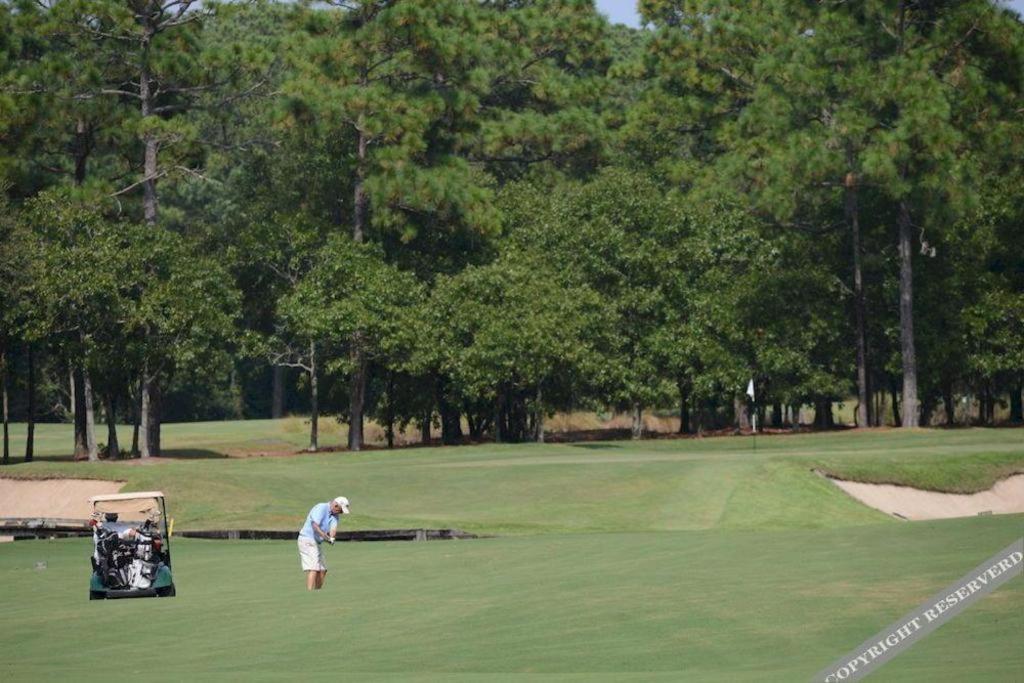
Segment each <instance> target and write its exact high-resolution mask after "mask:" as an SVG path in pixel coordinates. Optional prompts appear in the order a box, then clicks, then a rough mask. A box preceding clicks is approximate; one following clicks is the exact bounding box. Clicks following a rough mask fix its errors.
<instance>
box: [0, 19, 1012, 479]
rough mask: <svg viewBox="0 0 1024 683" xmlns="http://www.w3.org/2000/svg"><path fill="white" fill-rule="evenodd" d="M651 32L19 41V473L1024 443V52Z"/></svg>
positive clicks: (4, 252) (375, 25)
mask: <svg viewBox="0 0 1024 683" xmlns="http://www.w3.org/2000/svg"><path fill="white" fill-rule="evenodd" d="M639 6H640V10H641V13H642V17H643V20H644V22H645V24H646V28H645V29H643V30H633V29H629V28H626V27H623V26H610V25H609V24H608V23H607V21H606V20H605V19H604V18H603V17H602V16H601V15H600V14H598V13H597V12H596V10H595V9H594V7H593V5H592V3H591V2H589V1H587V0H521V1H516V2H511V1H505V0H477V1H472V0H387V1H386V0H375V1H371V0H346V1H341V0H337V1H335V2H332V3H297V4H293V3H279V4H275V3H262V2H246V3H228V4H214V3H209V2H202V3H199V2H195V1H193V0H52V1H51V2H48V3H39V2H35V1H34V0H4V1H3V2H0V184H2V186H3V195H4V202H5V203H4V205H3V206H2V216H0V245H2V246H0V303H2V308H0V315H2V319H0V324H2V328H0V353H2V370H3V373H2V376H3V402H4V425H5V438H4V456H3V457H4V460H5V461H6V460H7V459H8V457H9V452H8V441H7V430H6V425H7V423H8V421H9V420H12V419H13V420H24V421H27V422H29V424H30V432H29V434H30V435H31V424H33V423H34V422H35V421H39V420H53V419H71V417H72V416H73V419H74V422H75V430H74V433H75V444H74V446H75V454H76V457H80V458H90V459H94V458H97V457H101V456H102V455H108V456H111V457H114V456H116V455H117V453H118V451H119V444H118V443H117V433H116V430H115V429H114V425H115V423H116V422H118V421H129V422H131V423H134V424H135V425H136V429H135V437H134V439H133V441H134V443H133V444H132V445H131V446H130V449H131V451H133V452H138V453H140V454H141V455H143V456H150V455H159V453H160V424H161V421H162V420H166V419H217V418H227V417H236V418H237V417H263V416H271V415H273V416H280V415H281V414H283V413H284V412H286V411H289V410H294V411H300V412H304V413H305V412H307V411H308V413H310V414H312V416H313V419H312V421H311V424H312V433H311V444H310V446H311V448H313V449H315V448H316V447H317V433H316V430H317V418H318V416H319V415H320V414H330V415H336V416H339V417H340V419H342V420H343V421H345V422H346V423H348V425H349V427H350V428H349V447H350V448H351V449H353V450H358V449H360V448H361V447H362V445H363V424H364V421H365V420H366V419H368V418H369V419H374V420H376V421H377V422H379V423H380V424H382V425H384V426H385V428H386V430H387V434H388V440H389V442H390V441H391V440H392V439H393V438H394V433H395V430H397V429H404V428H407V427H408V426H410V425H415V426H418V427H419V429H420V430H421V432H422V434H423V436H424V438H429V437H430V436H431V435H432V430H433V429H437V428H440V432H441V437H442V439H443V441H444V442H446V443H454V442H458V441H460V440H462V439H464V438H465V437H467V436H468V437H470V438H473V439H480V438H494V439H496V440H508V441H518V440H528V439H538V440H539V439H543V435H544V428H543V424H544V418H545V416H546V415H548V414H550V413H551V412H552V411H555V410H569V409H585V408H595V407H604V408H611V409H615V410H625V411H630V412H631V413H632V414H633V415H634V425H635V429H634V431H635V433H636V435H637V436H640V432H641V425H642V420H641V418H642V414H643V411H645V410H651V409H654V408H661V409H665V408H669V407H672V408H674V409H676V410H678V412H679V414H680V417H681V430H684V431H692V430H699V429H707V428H716V427H721V426H723V425H728V424H735V423H743V424H745V422H746V420H747V419H748V410H749V409H750V406H749V405H748V404H747V402H746V401H745V398H744V397H745V389H746V387H747V382H748V380H749V379H750V378H751V377H752V378H754V382H755V388H756V392H757V396H758V403H757V404H756V405H755V406H754V409H756V410H759V411H761V420H760V421H759V422H760V424H762V425H763V424H764V418H765V417H767V416H769V415H770V416H771V419H773V420H775V421H776V423H780V424H781V421H782V418H783V416H784V415H787V414H792V413H793V411H794V410H799V407H800V406H803V405H813V406H815V408H816V411H815V412H816V415H817V417H816V419H817V421H818V423H819V425H820V426H822V427H828V426H830V424H831V405H832V402H833V401H834V400H841V399H845V398H847V397H849V396H855V397H856V404H857V405H856V421H857V424H858V425H861V426H866V425H877V424H882V423H884V422H887V421H892V422H895V423H897V424H902V425H903V426H906V427H913V426H917V425H919V424H923V423H932V422H947V423H950V424H952V423H953V422H954V421H955V419H956V418H957V416H958V415H963V414H964V410H963V408H960V410H959V412H958V406H962V405H964V404H966V405H968V406H971V405H974V404H975V403H977V404H978V405H980V411H979V417H978V419H980V421H981V422H983V423H992V422H993V421H994V419H995V415H996V408H997V406H999V405H1003V406H1004V407H1008V408H1009V410H1010V416H1011V419H1012V420H1014V421H1018V422H1019V421H1021V420H1022V408H1021V394H1022V384H1024V241H1022V239H1021V237H1022V236H1024V230H1022V218H1024V202H1022V201H1021V198H1020V191H1019V188H1020V187H1021V186H1022V182H1024V168H1022V164H1021V159H1022V152H1024V99H1022V88H1024V82H1022V81H1024V26H1022V24H1021V21H1020V19H1019V17H1018V16H1017V15H1016V14H1014V13H1013V12H1011V11H1009V10H1007V9H1005V8H1002V7H1001V6H1000V5H999V4H998V3H995V2H989V1H987V0H967V1H959V0H958V1H955V2H954V1H949V2H943V1H935V0H930V1H929V2H923V1H921V2H916V1H914V0H878V1H876V2H867V3H796V2H791V1H786V0H745V1H744V2H738V1H735V0H734V1H727V0H712V1H709V2H701V3H692V2H682V1H678V0H643V1H642V2H640V3H639ZM882 397H887V399H888V400H887V401H886V402H885V405H887V406H888V410H890V411H891V412H892V414H891V415H883V414H882V413H883V410H882V407H881V406H882V401H881V398H882ZM766 408H770V409H771V410H770V412H767V413H766ZM100 416H102V418H101V417H100ZM101 419H105V420H106V422H107V437H106V442H105V449H104V450H105V452H103V453H101V452H100V449H99V447H98V442H99V441H100V438H98V437H97V436H96V426H95V423H96V422H99V421H100V420H101ZM465 425H468V430H469V434H464V433H463V428H464V426H465ZM120 448H121V449H124V450H128V447H127V445H126V444H121V445H120ZM31 452H32V438H31V436H30V437H29V442H28V451H27V453H26V457H27V458H28V457H31Z"/></svg>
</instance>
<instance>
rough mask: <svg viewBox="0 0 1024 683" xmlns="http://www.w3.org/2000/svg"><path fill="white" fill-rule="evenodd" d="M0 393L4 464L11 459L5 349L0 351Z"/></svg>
mask: <svg viewBox="0 0 1024 683" xmlns="http://www.w3.org/2000/svg"><path fill="white" fill-rule="evenodd" d="M0 393H2V394H3V396H2V400H3V412H4V455H3V463H4V464H5V465H6V464H8V463H9V462H10V461H11V434H10V423H11V415H10V411H9V409H8V403H7V351H6V350H4V351H3V352H2V353H0Z"/></svg>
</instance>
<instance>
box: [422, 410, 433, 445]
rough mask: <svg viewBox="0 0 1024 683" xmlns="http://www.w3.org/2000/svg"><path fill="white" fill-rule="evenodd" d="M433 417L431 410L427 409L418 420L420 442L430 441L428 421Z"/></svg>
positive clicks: (426, 442)
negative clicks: (419, 420)
mask: <svg viewBox="0 0 1024 683" xmlns="http://www.w3.org/2000/svg"><path fill="white" fill-rule="evenodd" d="M433 418H434V415H433V411H430V410H428V411H427V412H426V414H424V415H423V421H422V422H420V443H422V444H429V443H430V421H431V420H432V419H433Z"/></svg>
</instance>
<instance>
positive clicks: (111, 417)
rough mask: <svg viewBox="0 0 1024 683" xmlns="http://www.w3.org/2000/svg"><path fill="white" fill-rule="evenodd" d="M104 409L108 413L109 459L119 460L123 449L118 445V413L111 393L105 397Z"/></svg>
mask: <svg viewBox="0 0 1024 683" xmlns="http://www.w3.org/2000/svg"><path fill="white" fill-rule="evenodd" d="M103 402H104V409H105V411H106V413H107V457H108V458H110V459H111V460H117V459H118V458H120V457H121V449H120V448H119V446H118V443H117V412H116V411H115V410H114V397H113V395H112V394H110V393H109V392H108V393H106V394H104V395H103Z"/></svg>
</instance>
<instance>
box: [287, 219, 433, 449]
mask: <svg viewBox="0 0 1024 683" xmlns="http://www.w3.org/2000/svg"><path fill="white" fill-rule="evenodd" d="M382 256H383V255H382V253H381V250H380V248H379V247H377V246H375V245H370V244H366V243H361V242H357V241H355V240H353V239H351V238H350V237H348V236H345V235H336V236H333V237H331V238H330V240H329V241H328V242H327V244H325V245H324V247H323V249H322V250H321V251H320V252H319V253H318V254H317V257H316V260H315V263H314V265H313V267H312V269H311V270H310V271H309V273H308V274H307V275H306V276H305V277H303V279H302V280H301V281H300V282H299V284H298V285H297V287H296V288H295V291H294V292H293V293H292V294H290V295H288V296H287V297H285V299H284V300H283V301H282V303H281V308H280V310H281V315H282V322H283V325H284V327H285V328H286V329H287V330H288V331H289V332H290V333H291V334H292V335H293V336H295V337H299V338H303V339H308V340H310V343H311V344H318V343H319V344H329V345H330V346H331V347H332V348H334V349H337V350H340V351H342V352H345V353H344V355H342V356H341V357H339V358H336V359H335V360H333V361H331V362H329V363H327V364H326V370H327V371H329V372H341V373H344V374H348V375H350V376H351V375H353V374H356V373H359V372H362V371H364V370H365V367H363V368H355V367H353V366H352V364H353V363H364V364H365V363H367V362H371V361H382V360H384V359H388V358H390V357H391V356H393V355H395V354H397V353H399V351H400V349H401V347H400V341H399V340H400V339H401V336H400V334H399V331H400V329H401V327H402V324H403V320H404V319H405V315H404V311H405V310H406V307H408V306H410V305H412V304H415V302H416V299H417V291H418V285H417V283H416V281H415V279H414V278H413V276H412V275H411V274H408V273H404V272H402V271H399V270H398V269H396V268H394V267H393V266H389V265H387V264H386V263H385V262H384V260H383V258H382ZM356 344H358V348H359V350H360V352H359V353H358V354H354V353H351V350H352V347H353V346H354V345H356ZM311 355H312V354H311ZM309 372H310V377H311V380H312V381H315V379H316V367H315V365H314V366H312V368H311V369H310V370H309ZM356 399H357V403H355V404H354V406H353V404H350V413H349V430H350V431H356V430H358V431H361V428H362V425H361V424H359V423H357V421H359V420H362V414H363V407H364V406H363V401H364V396H363V395H361V394H360V395H358V396H356ZM315 410H316V409H315V408H314V417H315V415H316V413H315ZM359 438H360V440H361V436H360V437H359ZM311 448H312V449H315V448H316V444H315V443H311Z"/></svg>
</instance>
